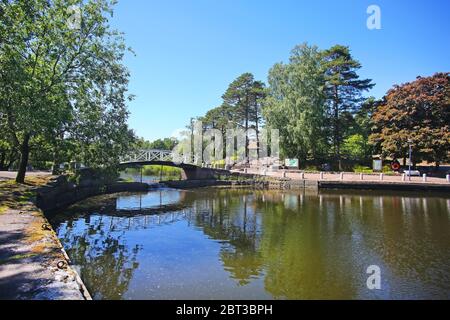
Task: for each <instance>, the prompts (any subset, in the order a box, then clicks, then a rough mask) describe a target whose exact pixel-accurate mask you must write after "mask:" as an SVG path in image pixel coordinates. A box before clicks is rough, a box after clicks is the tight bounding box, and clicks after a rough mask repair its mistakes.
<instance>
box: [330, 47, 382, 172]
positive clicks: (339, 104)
mask: <svg viewBox="0 0 450 320" xmlns="http://www.w3.org/2000/svg"><path fill="white" fill-rule="evenodd" d="M322 57H323V68H324V74H325V93H326V97H327V105H328V117H329V129H330V135H331V137H332V141H333V149H334V155H335V158H336V160H337V161H338V165H339V169H341V168H342V165H341V145H342V142H343V140H344V139H345V137H346V128H349V127H351V125H352V124H353V121H354V118H353V114H354V113H356V112H357V111H358V110H359V109H360V106H361V103H362V102H363V101H364V98H363V97H362V92H364V91H367V90H369V89H371V88H372V87H373V86H374V84H373V83H372V80H370V79H363V80H361V79H359V76H358V74H357V71H358V70H359V69H360V68H361V64H360V63H359V62H358V61H357V60H355V59H354V58H353V57H352V55H351V53H350V49H349V48H348V47H345V46H341V45H336V46H333V47H332V48H330V49H328V50H325V51H323V53H322Z"/></svg>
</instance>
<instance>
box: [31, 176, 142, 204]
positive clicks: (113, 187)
mask: <svg viewBox="0 0 450 320" xmlns="http://www.w3.org/2000/svg"><path fill="white" fill-rule="evenodd" d="M148 188H149V185H148V184H146V183H139V182H115V183H110V184H103V183H98V182H96V181H83V182H82V183H80V184H79V185H76V184H74V183H73V182H70V181H68V179H67V177H66V176H59V177H57V178H54V179H52V180H51V181H50V182H49V183H48V184H47V185H45V186H43V187H40V188H38V189H37V190H36V205H37V206H38V207H39V208H40V209H41V210H43V211H44V212H49V211H55V210H59V209H63V208H65V207H67V206H70V205H72V204H74V203H76V202H78V201H81V200H84V199H87V198H89V197H93V196H97V195H101V194H110V193H116V192H128V191H129V192H144V191H147V190H148Z"/></svg>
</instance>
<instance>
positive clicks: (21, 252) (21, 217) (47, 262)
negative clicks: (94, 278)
mask: <svg viewBox="0 0 450 320" xmlns="http://www.w3.org/2000/svg"><path fill="white" fill-rule="evenodd" d="M47 177H48V175H47ZM47 177H42V176H39V175H33V178H32V179H30V177H29V176H28V180H27V185H17V184H15V183H13V181H11V180H7V181H0V299H2V300H25V299H26V300H30V299H31V300H55V299H59V300H63V299H64V300H84V299H85V296H84V295H83V293H82V291H85V288H84V286H83V285H82V282H81V280H80V279H79V277H78V274H77V273H76V272H75V271H73V269H72V268H71V267H70V266H69V264H68V257H67V255H66V254H65V252H64V250H63V249H62V246H61V243H60V242H59V240H58V238H57V236H56V234H55V232H54V231H53V229H52V228H51V226H50V225H49V223H48V221H47V219H46V218H45V217H44V214H43V213H42V211H40V210H39V209H38V208H37V207H36V206H35V205H34V204H33V203H32V202H31V200H30V198H31V197H32V196H33V189H34V188H36V187H37V186H38V185H40V184H43V183H45V181H46V180H47V179H48V178H47ZM86 296H88V293H86Z"/></svg>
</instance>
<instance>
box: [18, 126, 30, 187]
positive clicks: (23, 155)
mask: <svg viewBox="0 0 450 320" xmlns="http://www.w3.org/2000/svg"><path fill="white" fill-rule="evenodd" d="M29 142H30V134H28V133H27V134H25V137H24V138H23V142H22V145H21V146H20V164H19V170H18V172H17V177H16V182H17V183H25V174H26V172H27V166H28V159H29V156H30V146H29Z"/></svg>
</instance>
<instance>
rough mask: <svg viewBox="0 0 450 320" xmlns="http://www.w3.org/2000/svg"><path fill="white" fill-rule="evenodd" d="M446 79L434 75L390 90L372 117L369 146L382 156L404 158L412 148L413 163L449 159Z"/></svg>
mask: <svg viewBox="0 0 450 320" xmlns="http://www.w3.org/2000/svg"><path fill="white" fill-rule="evenodd" d="M449 80H450V75H449V73H448V72H447V73H437V74H435V75H434V76H431V77H426V78H421V77H419V78H417V80H416V81H413V82H410V83H406V84H403V85H401V86H394V88H393V89H391V90H389V92H388V93H387V95H386V97H385V98H384V101H383V103H381V104H380V105H379V106H378V108H377V109H376V111H375V112H374V114H373V116H372V119H371V120H372V123H373V134H372V135H371V136H370V142H371V143H372V144H373V145H374V146H375V148H376V149H377V150H380V151H381V152H382V153H383V155H386V156H391V157H396V158H404V157H407V155H408V151H409V143H408V140H411V142H412V146H413V162H414V163H417V162H420V161H421V160H426V161H429V162H436V163H437V164H439V163H440V162H445V161H448V160H449V159H450V152H449V150H450V81H449Z"/></svg>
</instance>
